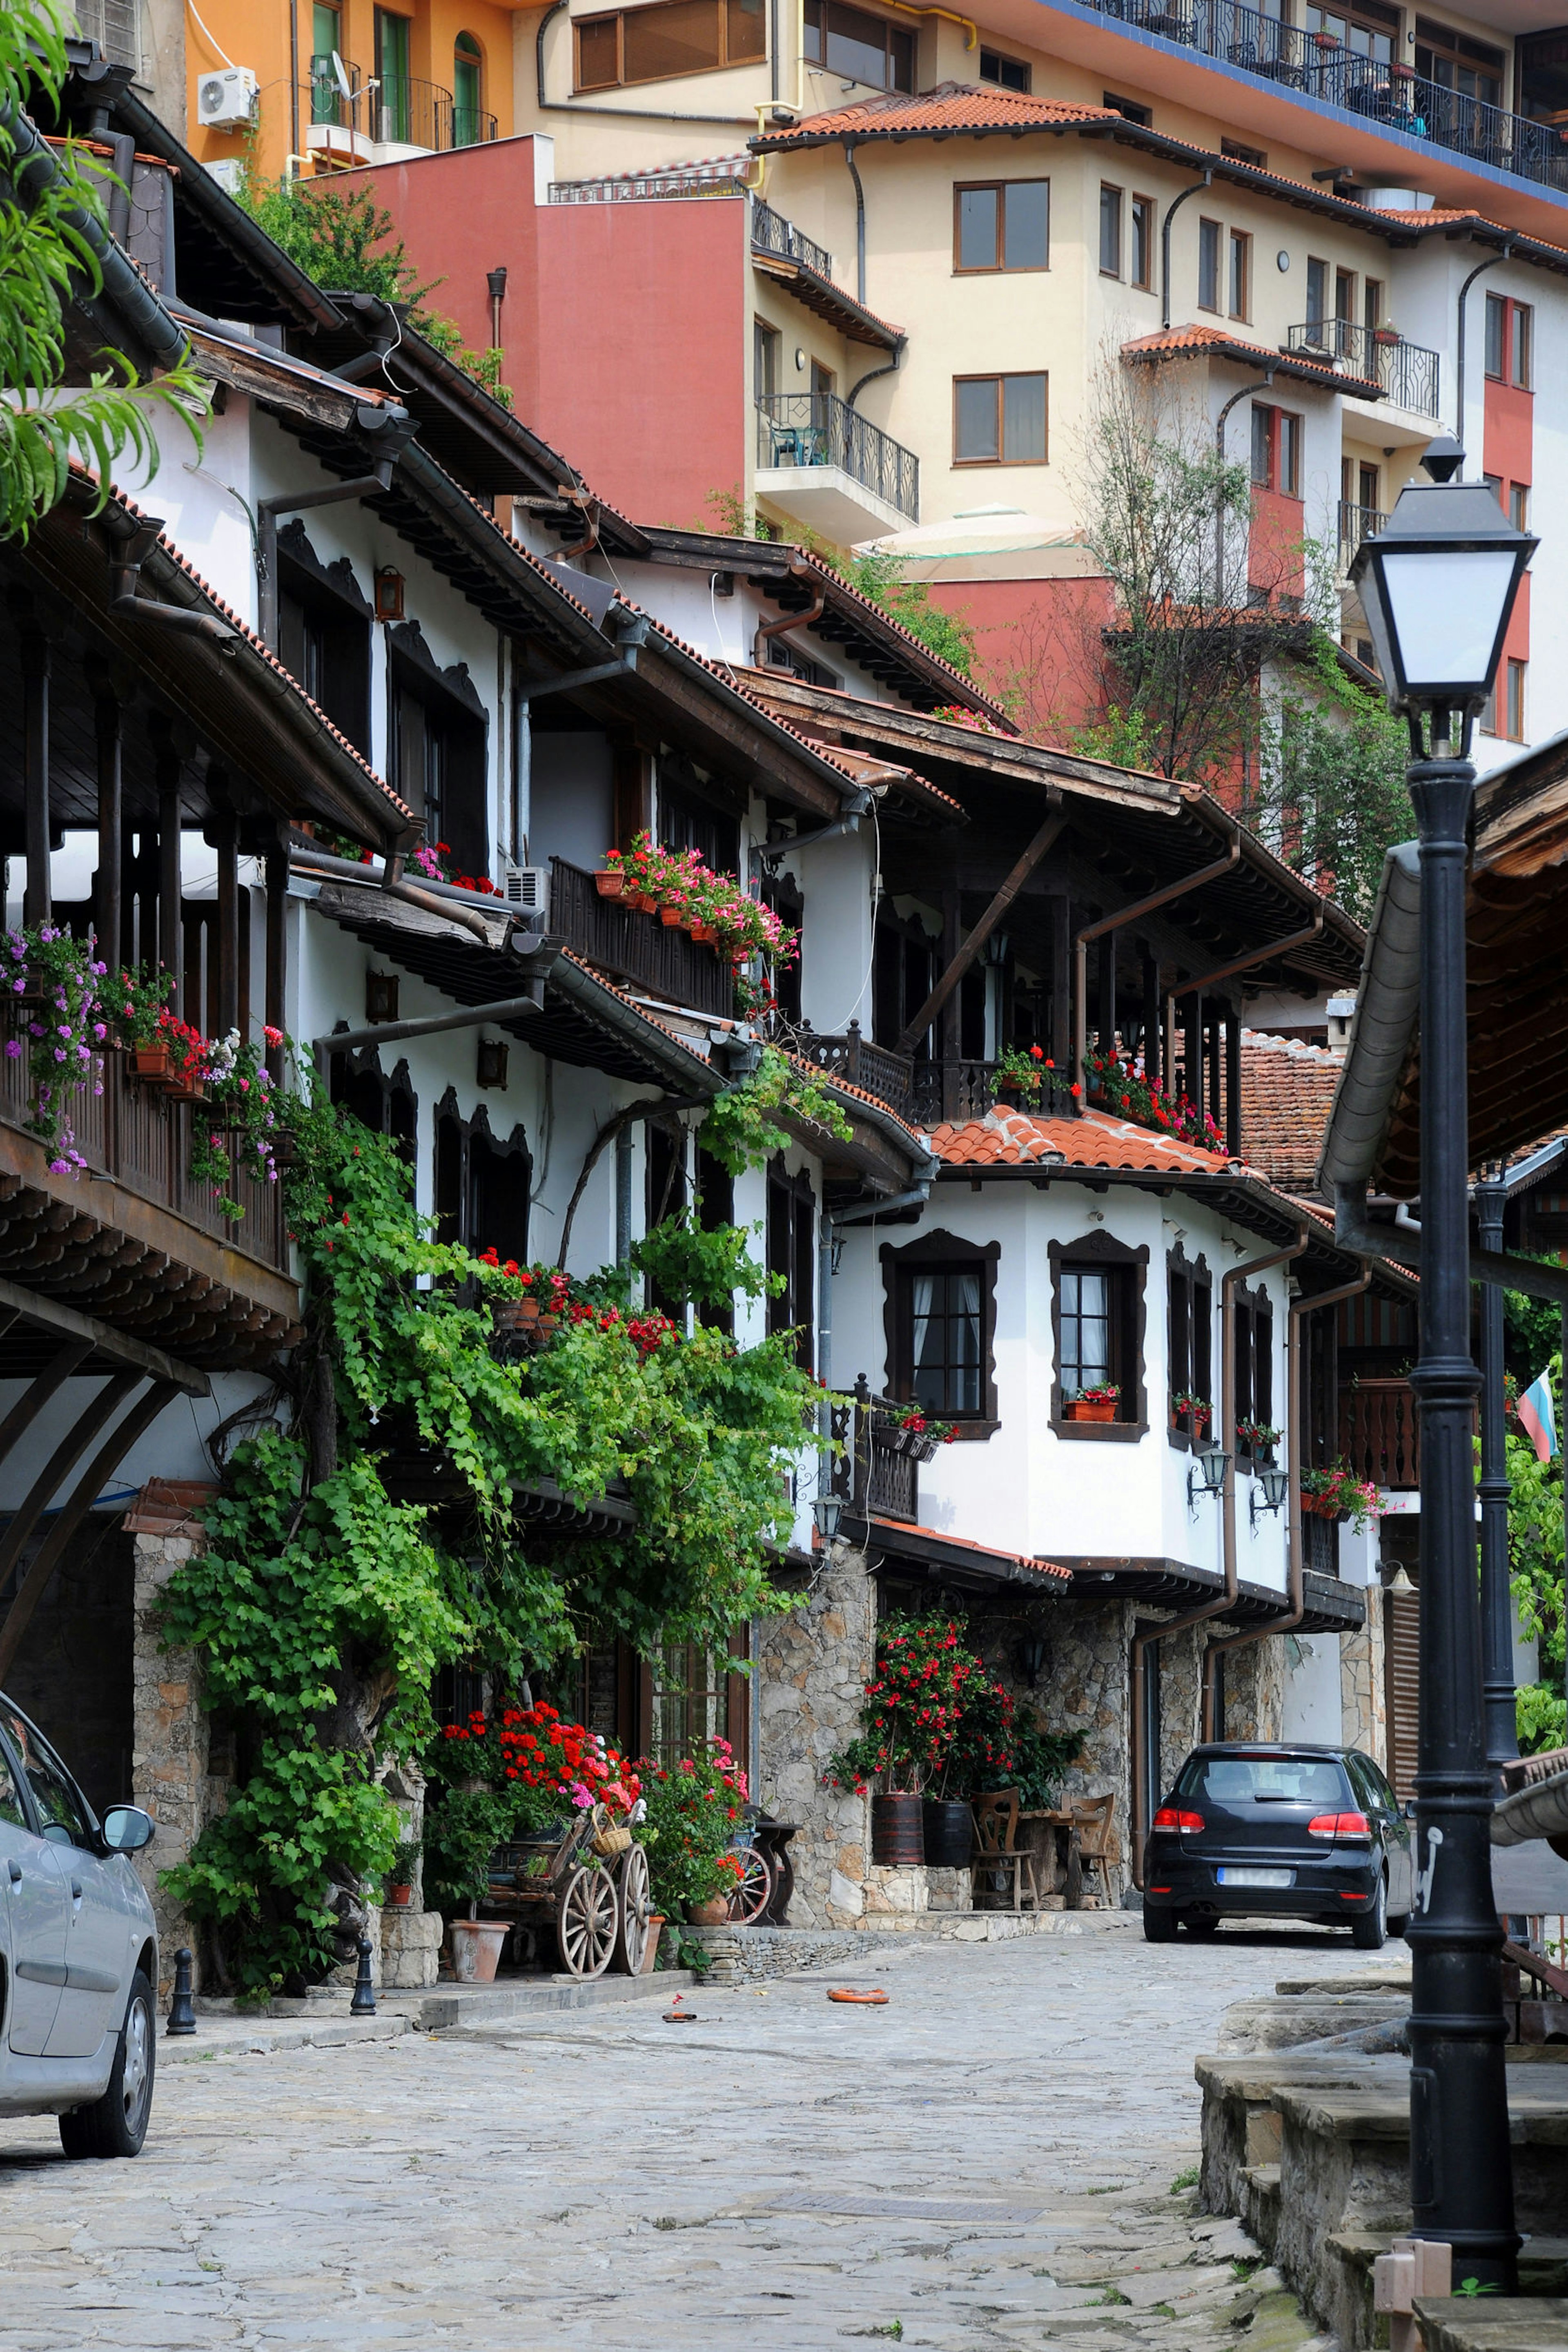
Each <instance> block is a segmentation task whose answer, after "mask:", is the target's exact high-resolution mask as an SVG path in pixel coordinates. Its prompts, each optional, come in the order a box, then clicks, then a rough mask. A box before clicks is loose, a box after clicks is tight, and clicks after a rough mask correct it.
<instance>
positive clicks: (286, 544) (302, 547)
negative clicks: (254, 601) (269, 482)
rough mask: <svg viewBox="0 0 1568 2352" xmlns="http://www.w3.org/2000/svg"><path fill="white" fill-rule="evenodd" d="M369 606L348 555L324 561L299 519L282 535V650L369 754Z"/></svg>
mask: <svg viewBox="0 0 1568 2352" xmlns="http://www.w3.org/2000/svg"><path fill="white" fill-rule="evenodd" d="M277 655H278V659H279V660H280V661H281V662H282V664H283V667H284V668H285V669H287V670H290V671H292V673H293V675H294V676H295V677H297V678H298V681H299V683H300V685H301V686H302V687H303V688H305V691H306V693H307V694H308V696H309V697H310V699H311V701H312V702H314V703H315V704H316V705H317V707H318V709H321V710H324V711H325V712H326V714H327V716H328V718H329V719H330V720H331V721H332V724H333V726H334V727H336V728H338V729H339V730H340V732H341V733H342V734H344V735H346V736H347V737H348V739H349V740H350V743H351V744H352V745H353V746H354V748H355V750H356V751H361V752H363V753H364V755H365V757H366V758H367V759H368V758H369V756H370V751H371V607H370V604H368V603H367V601H366V599H365V598H364V596H363V595H361V592H360V586H359V583H358V582H357V581H356V579H355V578H354V568H353V565H352V564H351V563H350V561H349V559H348V557H347V556H340V557H339V558H338V560H337V562H335V563H323V562H321V560H320V558H319V556H318V554H317V552H316V551H315V549H314V548H313V547H312V546H311V544H310V541H309V539H308V536H307V535H306V530H305V525H304V524H303V522H301V521H299V520H294V521H292V522H287V523H285V524H284V526H283V528H282V530H280V531H279V532H278V534H277Z"/></svg>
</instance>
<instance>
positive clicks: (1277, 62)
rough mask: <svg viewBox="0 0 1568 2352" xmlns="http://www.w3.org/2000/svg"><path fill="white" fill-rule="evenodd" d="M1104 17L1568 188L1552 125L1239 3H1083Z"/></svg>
mask: <svg viewBox="0 0 1568 2352" xmlns="http://www.w3.org/2000/svg"><path fill="white" fill-rule="evenodd" d="M1084 4H1085V5H1086V6H1088V7H1091V8H1093V9H1096V10H1097V11H1098V12H1099V14H1100V15H1101V16H1111V17H1117V18H1119V19H1120V20H1121V21H1122V22H1123V23H1124V24H1129V25H1136V26H1139V27H1141V29H1142V30H1143V31H1145V32H1146V33H1153V34H1155V35H1156V36H1157V37H1159V38H1160V39H1162V40H1166V41H1170V42H1171V43H1173V44H1174V45H1176V46H1177V47H1181V48H1185V49H1197V50H1199V51H1201V52H1202V54H1203V55H1204V56H1206V57H1210V58H1218V59H1220V60H1222V61H1223V62H1224V63H1225V64H1227V65H1230V66H1238V67H1239V68H1241V69H1242V71H1243V72H1246V73H1255V74H1257V75H1259V76H1260V78H1261V79H1264V80H1266V81H1272V82H1275V83H1277V84H1279V86H1280V87H1281V89H1292V90H1297V91H1299V92H1300V93H1301V96H1302V97H1304V98H1318V99H1322V100H1324V102H1325V103H1326V104H1328V105H1331V106H1338V107H1343V109H1344V110H1346V111H1347V112H1349V113H1352V114H1361V115H1364V116H1365V117H1366V118H1367V120H1368V121H1374V122H1380V123H1383V124H1385V126H1386V127H1387V128H1388V129H1389V130H1391V131H1404V132H1406V134H1407V135H1409V136H1410V137H1412V138H1416V139H1429V140H1430V141H1431V142H1432V143H1433V145H1434V146H1437V147H1447V148H1448V149H1450V150H1451V151H1453V152H1456V153H1458V154H1461V155H1469V156H1470V157H1472V158H1473V159H1474V160H1475V161H1476V162H1478V163H1488V164H1490V165H1491V166H1492V168H1493V169H1494V170H1497V171H1500V172H1511V173H1515V174H1516V176H1517V177H1519V178H1520V179H1524V180H1535V181H1539V182H1540V183H1541V184H1542V185H1544V186H1546V187H1552V188H1568V143H1565V142H1564V139H1563V133H1562V132H1561V131H1558V130H1557V129H1556V127H1555V126H1554V125H1553V124H1552V123H1549V122H1533V121H1530V120H1529V118H1528V117H1527V116H1524V115H1521V114H1510V113H1509V112H1508V110H1506V108H1503V107H1500V106H1493V105H1491V104H1490V102H1489V101H1488V100H1485V99H1480V98H1467V97H1466V96H1465V95H1464V94H1463V92H1462V91H1459V90H1457V89H1446V88H1445V87H1444V85H1443V84H1442V83H1441V82H1436V81H1430V80H1428V79H1427V77H1426V76H1425V75H1423V74H1417V73H1413V72H1412V71H1411V70H1410V68H1408V67H1407V66H1404V65H1394V64H1385V63H1383V62H1382V61H1380V60H1379V59H1377V58H1367V57H1363V56H1362V55H1360V53H1359V52H1358V51H1356V50H1354V49H1347V48H1345V47H1343V45H1342V44H1341V43H1339V42H1338V41H1335V40H1333V39H1332V38H1331V37H1329V36H1328V35H1326V34H1322V33H1309V32H1307V31H1306V30H1305V29H1304V28H1303V27H1302V26H1300V25H1286V24H1281V22H1280V20H1279V19H1278V18H1277V17H1274V16H1263V15H1261V14H1260V12H1259V10H1257V9H1256V8H1247V7H1242V6H1240V5H1239V0H1084Z"/></svg>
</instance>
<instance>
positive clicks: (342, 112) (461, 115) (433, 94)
mask: <svg viewBox="0 0 1568 2352" xmlns="http://www.w3.org/2000/svg"><path fill="white" fill-rule="evenodd" d="M344 72H345V73H346V75H347V77H348V80H349V88H348V90H347V92H345V91H344V89H342V87H341V85H340V82H339V80H338V78H337V75H336V74H335V73H331V74H312V75H311V77H310V79H308V81H307V82H306V83H305V84H304V85H303V90H304V95H305V96H306V98H307V100H308V116H307V121H308V127H309V129H310V130H312V131H319V130H322V129H327V130H338V131H349V132H350V133H351V134H352V135H353V137H354V138H355V139H356V140H362V141H364V142H366V143H367V144H370V145H374V146H382V145H386V144H391V145H394V146H400V147H423V148H424V149H426V150H427V151H429V152H434V153H443V152H445V151H446V150H447V149H449V148H453V147H478V146H486V145H488V144H489V142H491V141H492V140H495V139H498V138H499V137H500V127H499V124H498V123H497V119H496V117H495V116H494V115H493V114H486V113H485V112H484V111H483V110H481V109H479V108H477V107H472V106H459V105H458V103H457V101H456V100H455V98H454V97H453V95H452V92H451V91H450V90H449V89H442V88H441V86H440V85H439V83H437V82H433V81H416V80H414V79H413V78H412V77H411V76H408V75H398V76H396V77H383V78H382V79H381V80H380V81H365V80H363V79H362V77H361V72H360V68H359V67H358V66H355V65H346V66H345V67H344Z"/></svg>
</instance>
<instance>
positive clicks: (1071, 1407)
mask: <svg viewBox="0 0 1568 2352" xmlns="http://www.w3.org/2000/svg"><path fill="white" fill-rule="evenodd" d="M1061 1418H1062V1419H1063V1421H1114V1420H1115V1418H1116V1408H1115V1405H1114V1404H1113V1403H1112V1402H1109V1401H1108V1402H1105V1403H1104V1404H1092V1403H1091V1402H1090V1401H1089V1399H1088V1398H1087V1397H1069V1398H1068V1400H1067V1402H1066V1403H1065V1404H1064V1405H1063V1406H1062V1408H1061Z"/></svg>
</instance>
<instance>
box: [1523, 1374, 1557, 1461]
mask: <svg viewBox="0 0 1568 2352" xmlns="http://www.w3.org/2000/svg"><path fill="white" fill-rule="evenodd" d="M1515 1417H1516V1419H1517V1420H1518V1423H1519V1425H1520V1427H1521V1429H1522V1430H1523V1432H1524V1433H1525V1435H1526V1437H1528V1438H1529V1440H1530V1442H1531V1444H1532V1445H1533V1446H1534V1448H1535V1458H1536V1460H1537V1461H1538V1462H1550V1461H1551V1459H1552V1455H1553V1454H1555V1453H1556V1451H1557V1423H1556V1421H1555V1419H1554V1417H1553V1414H1552V1383H1551V1381H1549V1380H1548V1379H1547V1377H1546V1374H1545V1373H1544V1372H1542V1375H1541V1377H1540V1379H1539V1380H1535V1381H1531V1384H1530V1386H1529V1387H1528V1388H1527V1389H1526V1390H1525V1391H1524V1394H1523V1395H1522V1396H1521V1398H1520V1400H1519V1408H1518V1412H1517V1414H1516V1416H1515Z"/></svg>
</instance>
